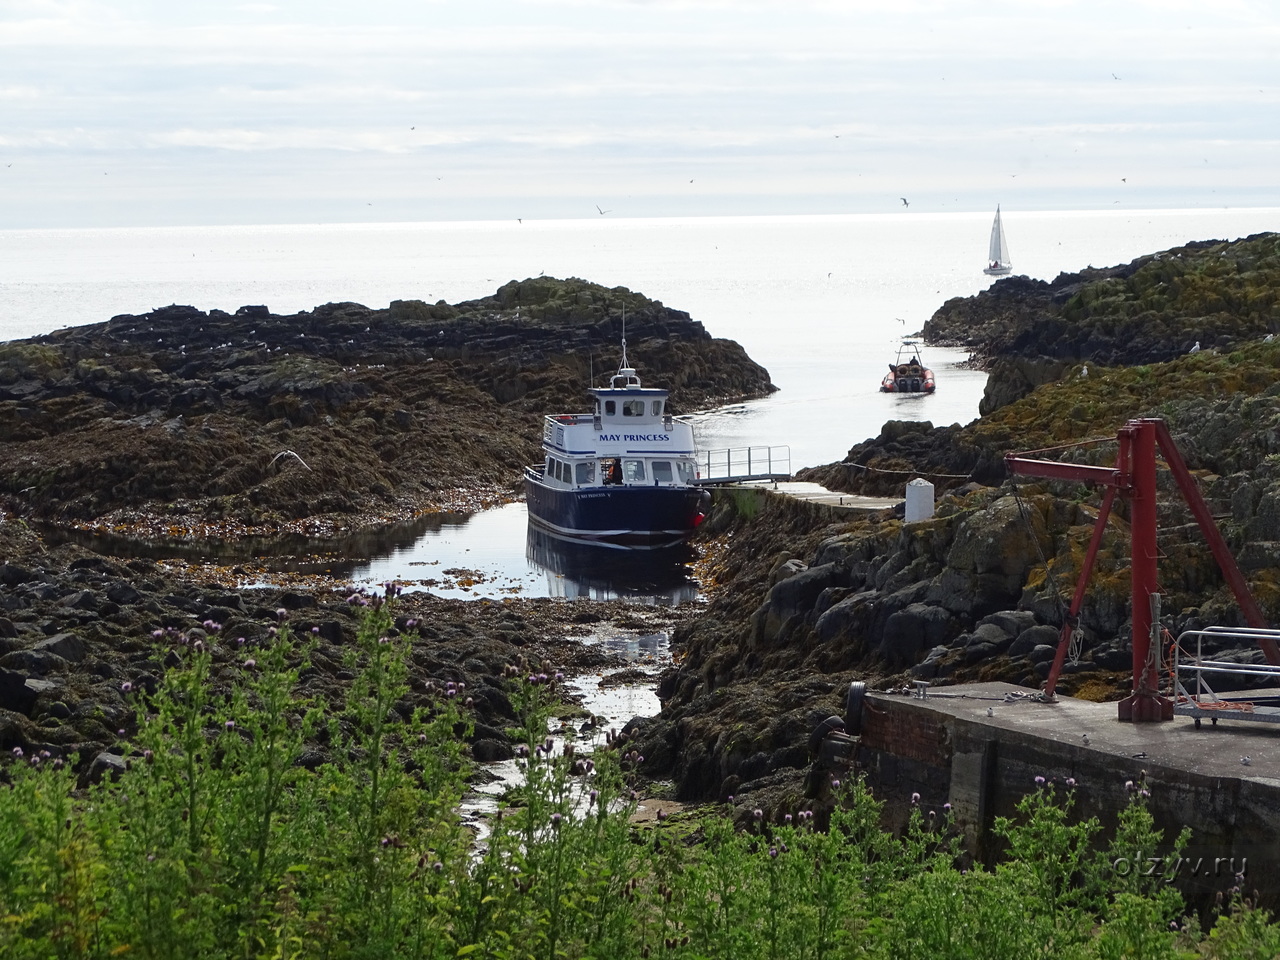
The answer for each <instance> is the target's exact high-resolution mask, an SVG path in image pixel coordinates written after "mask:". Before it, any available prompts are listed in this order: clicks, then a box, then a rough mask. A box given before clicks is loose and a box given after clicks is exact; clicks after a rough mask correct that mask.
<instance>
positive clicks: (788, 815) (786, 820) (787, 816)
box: [782, 813, 791, 823]
mask: <svg viewBox="0 0 1280 960" xmlns="http://www.w3.org/2000/svg"><path fill="white" fill-rule="evenodd" d="M782 819H783V821H784V822H785V823H790V822H791V814H789V813H788V814H787V815H786V816H785V817H783V818H782Z"/></svg>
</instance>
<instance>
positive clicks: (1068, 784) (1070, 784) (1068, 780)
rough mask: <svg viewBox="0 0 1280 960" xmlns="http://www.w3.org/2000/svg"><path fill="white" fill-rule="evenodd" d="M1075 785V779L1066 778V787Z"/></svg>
mask: <svg viewBox="0 0 1280 960" xmlns="http://www.w3.org/2000/svg"><path fill="white" fill-rule="evenodd" d="M1075 785H1076V778H1075V777H1067V786H1068V787H1074V786H1075Z"/></svg>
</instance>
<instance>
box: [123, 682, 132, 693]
mask: <svg viewBox="0 0 1280 960" xmlns="http://www.w3.org/2000/svg"><path fill="white" fill-rule="evenodd" d="M132 689H133V684H132V683H130V682H129V681H128V680H126V681H125V682H124V683H122V684H120V692H121V693H128V692H129V691H130V690H132Z"/></svg>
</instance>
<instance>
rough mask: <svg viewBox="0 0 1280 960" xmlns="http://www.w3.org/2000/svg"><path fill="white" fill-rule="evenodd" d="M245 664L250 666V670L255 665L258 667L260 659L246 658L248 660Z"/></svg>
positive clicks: (247, 666)
mask: <svg viewBox="0 0 1280 960" xmlns="http://www.w3.org/2000/svg"><path fill="white" fill-rule="evenodd" d="M244 665H245V667H246V668H248V669H249V670H252V669H253V668H254V667H256V666H257V665H258V661H256V660H254V659H253V658H252V657H250V658H249V659H248V660H246V661H245V662H244Z"/></svg>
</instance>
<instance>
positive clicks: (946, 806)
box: [942, 803, 951, 813]
mask: <svg viewBox="0 0 1280 960" xmlns="http://www.w3.org/2000/svg"><path fill="white" fill-rule="evenodd" d="M942 812H943V813H950V812H951V804H949V803H944V804H943V805H942Z"/></svg>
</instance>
